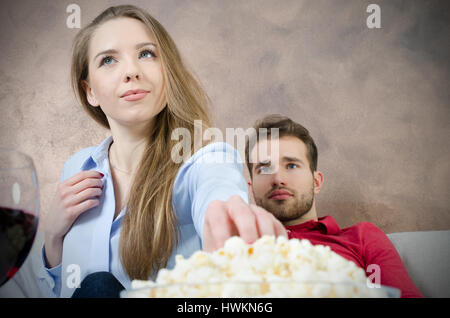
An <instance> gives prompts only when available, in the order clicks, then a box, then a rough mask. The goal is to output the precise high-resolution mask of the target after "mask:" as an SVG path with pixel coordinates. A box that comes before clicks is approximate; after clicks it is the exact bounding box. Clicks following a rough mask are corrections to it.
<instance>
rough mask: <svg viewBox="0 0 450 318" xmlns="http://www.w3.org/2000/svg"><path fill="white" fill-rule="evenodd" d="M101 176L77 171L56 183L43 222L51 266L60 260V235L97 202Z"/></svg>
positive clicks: (99, 194)
mask: <svg viewBox="0 0 450 318" xmlns="http://www.w3.org/2000/svg"><path fill="white" fill-rule="evenodd" d="M101 178H103V175H102V174H101V173H99V172H97V171H94V170H89V171H81V172H79V173H77V174H76V175H74V176H73V177H71V178H70V179H67V180H66V181H64V182H62V183H60V184H59V185H58V187H57V191H56V195H55V197H54V199H53V202H52V205H51V208H50V211H49V212H48V213H47V214H46V215H45V218H44V222H43V223H44V234H45V253H46V257H47V262H48V264H49V265H50V266H51V267H53V266H56V265H57V264H59V263H60V262H61V257H62V241H63V238H64V236H65V235H66V234H67V232H68V231H69V230H70V228H71V227H72V224H73V223H74V222H75V220H76V219H77V218H78V216H80V214H82V213H83V212H85V211H87V210H89V209H91V208H93V207H95V206H97V205H98V204H99V199H98V198H99V197H100V196H101V194H102V188H103V184H102V180H101Z"/></svg>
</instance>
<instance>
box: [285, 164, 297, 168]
mask: <svg viewBox="0 0 450 318" xmlns="http://www.w3.org/2000/svg"><path fill="white" fill-rule="evenodd" d="M287 167H288V169H295V168H297V165H296V164H295V163H290V164H288V165H287Z"/></svg>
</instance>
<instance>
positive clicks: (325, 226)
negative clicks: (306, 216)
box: [286, 215, 341, 235]
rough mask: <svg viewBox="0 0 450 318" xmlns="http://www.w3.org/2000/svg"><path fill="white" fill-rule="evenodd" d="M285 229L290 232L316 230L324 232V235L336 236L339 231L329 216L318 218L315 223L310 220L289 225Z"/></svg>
mask: <svg viewBox="0 0 450 318" xmlns="http://www.w3.org/2000/svg"><path fill="white" fill-rule="evenodd" d="M286 229H288V230H290V231H299V230H301V231H305V232H306V231H311V230H315V229H318V230H319V231H321V232H324V233H325V234H330V235H332V234H337V233H339V231H340V230H341V229H340V228H339V225H338V224H337V223H336V221H335V220H334V218H333V217H332V216H331V215H327V216H324V217H320V218H318V220H317V221H315V220H310V221H306V222H304V223H300V224H297V225H290V226H286Z"/></svg>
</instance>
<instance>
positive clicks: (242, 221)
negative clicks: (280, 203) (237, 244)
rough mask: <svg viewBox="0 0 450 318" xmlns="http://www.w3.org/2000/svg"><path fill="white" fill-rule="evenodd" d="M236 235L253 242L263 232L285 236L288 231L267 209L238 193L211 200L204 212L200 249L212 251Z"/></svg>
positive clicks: (263, 233)
mask: <svg viewBox="0 0 450 318" xmlns="http://www.w3.org/2000/svg"><path fill="white" fill-rule="evenodd" d="M235 235H237V236H240V237H241V238H242V239H243V240H244V241H245V242H247V243H253V242H254V241H256V240H257V239H258V238H260V237H261V236H263V235H274V236H285V237H287V231H286V229H285V228H284V226H283V225H282V224H281V222H280V221H278V220H277V219H276V218H275V217H274V216H273V215H272V214H271V213H270V212H267V211H266V210H265V209H263V208H261V207H258V206H256V205H253V204H250V205H248V204H247V203H245V201H244V200H242V198H241V197H240V196H233V197H231V198H230V199H229V200H228V201H226V202H225V201H220V200H216V201H213V202H211V203H210V204H209V206H208V208H207V209H206V213H205V225H204V229H203V249H204V250H205V251H207V252H212V251H214V250H216V249H218V248H221V247H223V245H224V244H225V241H226V240H227V239H228V238H230V237H232V236H235Z"/></svg>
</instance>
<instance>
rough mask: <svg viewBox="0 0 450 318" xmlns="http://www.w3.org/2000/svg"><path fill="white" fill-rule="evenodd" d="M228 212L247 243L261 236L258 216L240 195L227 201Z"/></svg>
mask: <svg viewBox="0 0 450 318" xmlns="http://www.w3.org/2000/svg"><path fill="white" fill-rule="evenodd" d="M226 206H227V212H228V215H229V216H230V218H231V220H232V222H233V224H234V225H235V226H236V228H237V230H238V233H239V236H240V237H241V238H242V239H243V240H244V241H245V242H247V243H253V242H254V241H256V240H257V239H258V238H259V231H258V225H257V222H256V216H255V214H254V213H253V211H252V210H251V208H250V206H249V205H248V204H247V203H246V202H245V201H244V200H242V198H241V197H240V196H233V197H231V198H230V199H229V200H228V201H227V202H226Z"/></svg>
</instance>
